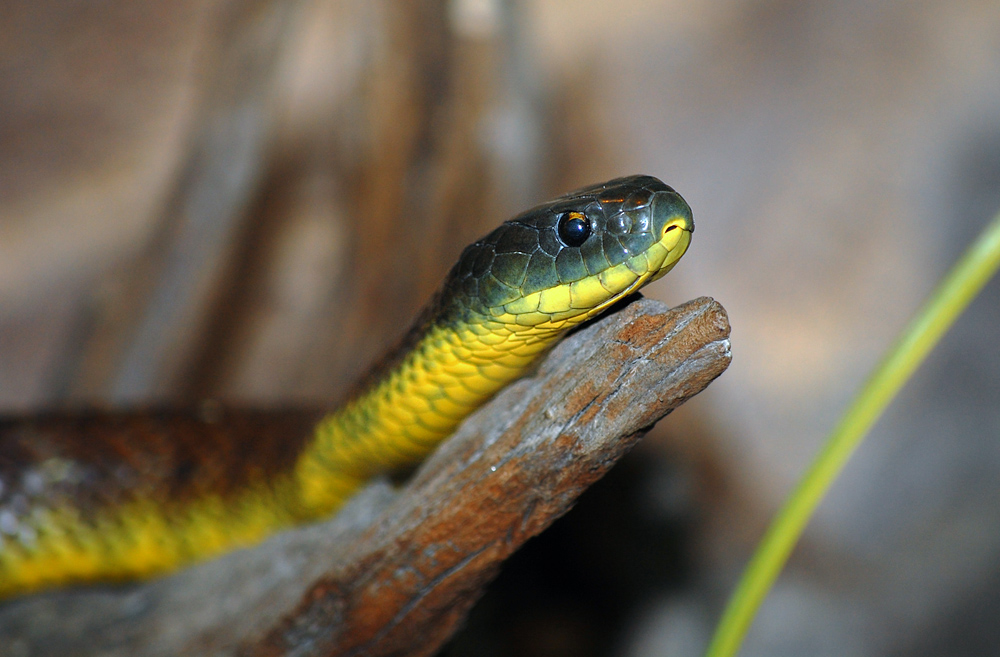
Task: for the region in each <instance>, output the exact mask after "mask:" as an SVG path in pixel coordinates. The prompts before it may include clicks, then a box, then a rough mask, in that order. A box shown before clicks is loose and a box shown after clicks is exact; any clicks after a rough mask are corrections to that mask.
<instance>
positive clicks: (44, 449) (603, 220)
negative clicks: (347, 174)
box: [0, 176, 694, 596]
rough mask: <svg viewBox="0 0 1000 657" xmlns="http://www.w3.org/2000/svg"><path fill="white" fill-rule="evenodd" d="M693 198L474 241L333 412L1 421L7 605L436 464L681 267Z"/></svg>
mask: <svg viewBox="0 0 1000 657" xmlns="http://www.w3.org/2000/svg"><path fill="white" fill-rule="evenodd" d="M693 230H694V222H693V220H692V217H691V210H690V208H689V207H688V204H687V203H686V202H685V201H684V199H682V198H681V196H680V195H678V194H677V193H676V192H675V191H674V190H673V189H671V188H670V187H668V186H667V185H665V184H664V183H662V182H660V181H659V180H657V179H656V178H653V177H650V176H631V177H627V178H619V179H615V180H612V181H609V182H607V183H603V184H599V185H593V186H590V187H587V188H585V189H581V190H578V191H576V192H573V193H571V194H567V195H565V196H561V197H559V198H556V199H554V200H552V201H550V202H548V203H544V204H542V205H539V206H537V207H535V208H532V209H530V210H528V211H526V212H523V213H521V214H519V215H517V216H516V217H514V218H513V219H511V220H509V221H507V222H505V223H503V224H502V225H501V226H499V227H498V228H497V229H496V230H494V231H493V232H491V233H490V234H489V235H487V236H485V237H484V238H482V239H480V240H478V241H476V242H475V243H473V244H472V245H470V246H468V247H467V248H466V249H465V250H464V251H463V252H462V255H461V257H460V258H459V260H458V262H457V263H456V264H455V265H454V267H452V269H451V271H450V272H449V273H448V275H447V277H446V278H445V280H444V283H443V284H442V286H441V288H440V289H439V290H438V292H437V293H436V294H435V296H434V297H433V299H432V300H431V301H430V302H429V303H428V305H427V306H426V307H425V308H424V310H423V312H422V313H421V314H420V316H419V317H418V318H417V320H416V321H415V323H414V325H413V328H411V329H410V331H409V333H407V334H406V336H405V337H404V339H403V340H402V341H401V343H400V344H399V345H398V346H397V347H396V348H395V349H394V350H393V351H391V352H390V353H389V355H388V356H387V357H386V358H385V359H384V360H383V361H381V362H380V363H379V364H378V365H376V366H375V368H374V369H373V370H372V371H371V372H369V374H368V375H367V376H366V377H365V378H364V379H363V380H362V382H361V383H360V384H359V385H358V386H356V387H355V390H354V392H353V393H352V394H350V395H349V396H348V398H347V400H346V401H345V402H344V403H343V404H342V405H341V406H339V407H338V408H337V409H336V410H333V411H330V412H327V413H317V414H315V415H311V414H308V413H306V414H303V413H299V414H291V413H285V414H283V413H282V412H276V411H238V410H227V409H223V408H221V407H218V406H215V405H211V404H209V405H206V406H203V407H202V408H201V410H200V412H196V413H184V412H138V411H136V412H118V413H104V412H98V411H93V412H81V413H75V414H49V415H39V416H34V417H31V418H13V417H12V418H4V419H0V596H11V595H17V594H22V593H27V592H31V591H37V590H40V589H45V588H52V587H56V586H66V585H71V584H80V583H89V582H97V581H115V580H127V579H136V578H144V577H150V576H154V575H158V574H162V573H166V572H169V571H171V570H174V569H177V568H179V567H182V566H184V565H186V564H190V563H192V562H195V561H198V560H201V559H205V558H208V557H211V556H214V555H218V554H221V553H223V552H226V551H229V550H233V549H235V548H238V547H242V546H247V545H252V544H254V543H257V542H259V541H261V540H263V539H264V538H265V537H267V536H269V535H271V534H273V533H275V532H277V531H280V530H281V529H284V528H287V527H290V526H293V525H296V524H300V523H303V522H308V521H312V520H316V519H321V518H324V517H328V516H329V515H331V514H332V513H333V512H334V511H335V510H336V509H337V508H338V507H339V506H341V505H342V504H343V503H344V501H345V500H346V499H347V498H348V497H349V496H350V495H351V494H352V493H353V492H354V491H356V490H357V489H358V488H359V487H360V486H361V485H362V484H363V483H364V482H365V480H367V479H369V478H370V477H372V476H373V475H376V474H379V473H384V472H387V471H392V470H395V469H399V468H403V467H407V466H411V465H412V464H414V463H416V462H418V461H420V460H421V459H422V458H424V457H425V456H426V455H427V454H428V453H429V452H430V451H431V450H432V449H433V448H434V447H435V446H436V445H437V444H438V443H439V442H441V441H442V440H443V439H444V438H446V437H447V436H448V435H449V434H451V433H452V431H453V430H454V429H455V428H456V427H457V426H458V424H459V423H460V422H461V421H462V420H463V419H464V418H465V417H466V416H467V415H468V414H469V413H471V412H472V411H473V410H475V409H476V408H477V407H478V406H480V405H481V404H483V403H484V402H485V401H486V400H487V399H489V398H490V397H491V396H492V395H493V394H495V393H496V392H497V391H498V390H500V389H501V388H502V387H503V386H505V385H506V384H507V383H509V382H510V381H512V380H514V379H516V378H518V377H519V376H522V375H523V374H524V373H525V371H526V370H527V369H528V368H529V367H530V366H531V364H532V362H533V361H534V360H535V359H536V358H537V357H538V355H539V354H541V353H542V352H543V351H545V350H546V349H548V348H549V347H551V346H552V345H553V344H554V343H555V342H556V341H557V340H558V339H559V338H560V337H561V336H562V335H563V334H565V333H566V331H567V330H569V329H570V328H572V327H574V326H576V325H578V324H580V323H581V322H584V321H586V320H587V319H589V318H591V317H594V316H595V315H597V314H598V313H600V312H601V311H602V310H604V309H606V308H607V307H608V306H610V305H612V304H613V303H615V302H616V301H617V300H619V299H620V298H622V297H624V296H625V295H628V294H630V293H632V292H634V291H635V290H638V289H639V288H640V287H642V286H643V285H645V284H646V283H649V282H650V281H654V280H656V279H658V278H660V277H661V276H663V275H664V274H666V273H667V272H668V271H669V270H670V269H671V268H672V267H673V266H674V265H675V264H676V263H677V261H678V259H679V258H680V257H681V256H682V255H683V254H684V252H685V250H686V249H687V247H688V244H689V243H690V239H691V234H692V232H693Z"/></svg>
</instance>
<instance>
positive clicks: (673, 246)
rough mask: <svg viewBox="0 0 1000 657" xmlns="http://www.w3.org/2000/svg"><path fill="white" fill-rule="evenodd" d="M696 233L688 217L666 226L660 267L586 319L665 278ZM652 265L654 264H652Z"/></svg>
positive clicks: (592, 310) (663, 231)
mask: <svg viewBox="0 0 1000 657" xmlns="http://www.w3.org/2000/svg"><path fill="white" fill-rule="evenodd" d="M693 232H694V224H693V223H692V222H691V220H690V219H689V218H688V217H685V216H678V217H676V218H674V219H672V220H671V221H669V222H667V224H666V225H664V227H663V230H662V233H661V238H660V241H659V242H658V245H660V246H662V247H663V248H664V249H665V250H666V255H665V256H664V258H663V261H662V262H661V263H660V264H659V265H654V266H651V267H650V268H649V269H648V270H647V271H646V272H645V273H643V274H640V275H639V277H638V278H636V279H635V280H634V281H632V283H630V284H629V285H628V286H627V287H625V289H623V290H621V291H620V292H617V293H615V294H613V295H611V296H610V297H609V298H608V299H607V300H605V301H603V302H602V303H600V304H598V305H597V306H595V307H594V308H593V309H591V310H590V311H589V312H588V313H587V314H586V317H587V318H590V317H594V316H596V315H598V314H600V313H602V312H604V311H605V310H607V309H608V308H609V307H611V306H613V305H615V304H616V303H618V302H619V301H621V300H622V299H624V298H625V297H627V296H629V295H630V294H634V293H635V292H637V291H638V290H639V289H640V288H641V287H643V286H644V285H646V284H647V283H651V282H653V281H655V280H658V279H660V278H662V277H663V276H665V275H666V274H667V272H669V271H670V270H671V269H673V268H674V265H676V264H677V261H678V260H680V259H681V256H683V255H684V253H685V251H687V248H688V246H689V245H690V244H691V233H693ZM651 264H652V263H651Z"/></svg>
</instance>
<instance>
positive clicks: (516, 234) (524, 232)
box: [493, 222, 538, 255]
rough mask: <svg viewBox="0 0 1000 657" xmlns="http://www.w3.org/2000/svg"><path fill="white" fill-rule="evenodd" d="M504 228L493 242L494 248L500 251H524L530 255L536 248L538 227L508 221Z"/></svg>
mask: <svg viewBox="0 0 1000 657" xmlns="http://www.w3.org/2000/svg"><path fill="white" fill-rule="evenodd" d="M503 228H504V230H502V231H498V232H499V235H498V236H497V237H496V240H495V241H494V242H493V244H494V250H495V251H496V252H497V253H498V254H500V253H524V254H527V255H531V254H532V253H534V252H535V251H537V250H538V229H537V228H533V227H529V226H526V225H524V224H521V223H512V222H508V223H506V224H504V226H503Z"/></svg>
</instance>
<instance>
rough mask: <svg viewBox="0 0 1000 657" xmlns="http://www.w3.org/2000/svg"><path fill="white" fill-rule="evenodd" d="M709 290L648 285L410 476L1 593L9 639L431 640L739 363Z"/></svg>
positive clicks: (308, 649) (52, 645)
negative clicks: (673, 295) (161, 551)
mask: <svg viewBox="0 0 1000 657" xmlns="http://www.w3.org/2000/svg"><path fill="white" fill-rule="evenodd" d="M728 336H729V325H728V321H727V318H726V314H725V311H724V310H723V309H722V307H721V306H720V305H718V304H717V303H716V302H714V301H713V300H711V299H707V298H702V299H696V300H695V301H691V302H689V303H687V304H684V305H682V306H680V307H678V308H675V309H673V310H669V309H667V308H666V306H664V305H663V304H661V303H658V302H655V301H650V300H645V299H642V300H639V301H636V302H634V303H632V304H630V305H628V306H626V307H625V308H622V309H620V311H619V312H617V313H615V314H613V315H611V316H609V317H606V318H604V319H602V320H601V321H599V322H597V323H595V324H594V325H591V326H589V327H587V328H585V329H583V330H581V331H579V332H577V333H576V334H575V335H572V336H570V337H569V338H568V339H566V340H565V341H563V343H562V344H560V345H559V346H558V347H557V348H556V349H555V350H554V351H553V352H552V353H551V354H550V355H549V356H548V357H547V358H546V359H545V361H544V362H543V363H542V365H541V366H540V368H539V371H538V373H537V375H536V376H534V377H532V378H529V379H526V380H522V381H520V382H518V383H516V384H514V385H513V386H510V387H508V388H507V389H506V390H504V391H503V392H502V393H501V394H500V395H498V396H497V398H496V399H494V400H493V401H492V402H491V403H490V404H488V405H487V406H485V407H484V408H483V409H481V410H480V411H479V412H477V413H476V414H475V415H473V416H472V417H471V418H470V419H469V420H468V421H466V422H465V424H463V426H462V427H461V429H460V430H459V431H458V432H457V433H456V435H455V436H453V437H452V438H451V439H449V440H448V441H447V442H446V443H445V444H444V445H443V446H442V448H441V449H440V450H438V451H437V452H436V453H435V454H434V456H433V457H432V458H431V459H430V460H429V461H428V462H427V463H425V464H424V465H423V466H422V467H421V468H420V469H419V470H418V472H417V473H416V475H415V476H414V477H413V478H412V479H411V480H410V481H409V482H408V483H407V484H406V485H405V487H403V488H402V489H401V490H398V491H394V490H393V489H392V488H391V487H390V486H389V484H388V483H386V482H384V481H383V482H376V483H374V484H372V485H371V486H369V487H368V488H366V489H365V490H364V491H362V493H360V494H359V495H358V496H357V497H356V498H355V499H354V500H353V501H352V502H351V503H350V504H349V505H348V507H347V508H346V509H345V510H344V511H343V512H342V513H341V514H340V515H338V516H337V517H336V518H334V519H332V520H330V521H328V522H325V523H321V524H318V525H315V526H312V527H306V528H303V529H301V530H296V531H291V532H286V533H284V534H282V535H279V536H276V537H275V538H273V539H272V540H269V541H267V542H266V543H264V544H263V545H261V546H259V547H257V548H254V549H249V550H243V551H240V552H236V553H233V554H231V555H228V556H226V557H224V558H222V559H218V560H216V561H213V562H210V563H206V564H204V565H201V566H198V567H195V568H191V569H189V570H186V571H184V572H181V573H178V574H177V575H174V576H172V577H168V578H165V579H162V580H159V581H156V582H151V583H148V584H145V585H139V586H133V587H127V588H119V589H107V588H105V589H89V590H78V591H64V592H56V593H50V594H46V595H39V596H35V597H31V598H26V599H23V600H14V601H11V602H9V603H7V604H6V605H4V606H3V607H2V608H0V654H4V655H6V654H11V655H20V654H24V655H33V656H34V655H67V654H72V655H85V654H89V655H123V656H124V655H145V656H152V655H164V656H166V655H182V654H183V655H233V654H240V655H260V656H263V655H301V656H305V655H309V656H313V655H315V656H320V655H397V654H399V655H401V654H407V655H429V654H432V653H433V652H434V651H435V650H437V648H438V647H439V646H440V645H441V644H442V643H443V642H444V641H445V640H446V639H447V638H448V637H449V636H450V635H451V633H452V632H453V631H454V629H455V628H456V626H457V625H458V624H459V623H460V622H461V620H462V619H463V618H464V616H465V614H466V612H467V611H468V610H469V608H470V607H471V606H472V604H473V603H474V602H475V601H476V599H477V598H478V597H479V596H480V594H481V593H482V591H483V589H484V587H485V586H486V584H487V583H488V582H489V581H490V580H491V579H492V578H493V577H494V575H495V574H496V573H497V570H498V568H499V566H500V564H501V563H502V561H503V560H504V559H505V558H507V557H508V556H509V555H510V554H511V553H513V552H514V551H515V550H516V549H517V548H518V547H519V546H520V545H521V544H522V543H524V541H526V540H527V539H528V538H530V537H531V536H534V535H535V534H537V533H539V532H541V531H542V530H543V529H544V528H545V527H547V526H548V525H549V524H550V523H552V521H553V520H555V519H556V518H558V517H559V516H561V515H562V514H563V513H565V512H566V511H567V510H568V509H569V508H570V507H571V506H572V505H573V503H574V502H575V500H576V499H577V497H578V496H579V494H580V493H581V492H582V491H583V490H584V489H585V488H586V487H587V486H588V485H590V484H591V483H592V482H594V481H595V480H596V479H598V478H599V477H601V475H603V474H604V473H605V472H606V471H607V470H608V468H610V467H611V465H612V464H613V463H614V462H615V461H616V460H617V459H618V458H619V457H620V456H621V455H622V454H623V453H624V452H625V451H627V450H628V449H629V448H630V447H631V446H632V445H633V444H634V443H635V442H636V440H637V439H638V438H639V437H640V436H641V435H642V434H643V433H644V431H645V430H646V429H647V428H649V427H650V426H651V425H652V424H653V423H655V422H656V421H657V420H658V419H660V418H661V417H663V416H664V415H666V414H667V413H669V412H670V411H671V410H673V409H674V408H676V407H677V406H679V405H680V404H681V403H683V402H684V401H685V400H686V399H688V398H689V397H691V396H693V395H695V394H697V393H698V392H700V391H701V390H703V389H704V388H705V387H706V386H707V385H708V384H709V383H710V382H711V381H712V380H713V379H714V378H715V377H717V376H719V374H721V373H722V372H723V371H724V370H725V369H726V367H727V366H728V364H729V361H730V353H729V340H728Z"/></svg>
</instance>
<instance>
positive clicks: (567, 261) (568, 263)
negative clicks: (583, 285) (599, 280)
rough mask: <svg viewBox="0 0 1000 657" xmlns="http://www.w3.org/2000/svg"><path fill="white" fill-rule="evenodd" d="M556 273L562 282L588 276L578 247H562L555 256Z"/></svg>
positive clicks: (570, 281)
mask: <svg viewBox="0 0 1000 657" xmlns="http://www.w3.org/2000/svg"><path fill="white" fill-rule="evenodd" d="M556 273H558V274H559V280H560V281H561V282H563V283H572V282H573V281H578V280H580V279H581V278H586V277H587V276H588V272H587V267H586V265H584V264H583V256H582V255H580V250H579V249H563V250H562V251H560V252H559V255H557V256H556Z"/></svg>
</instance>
